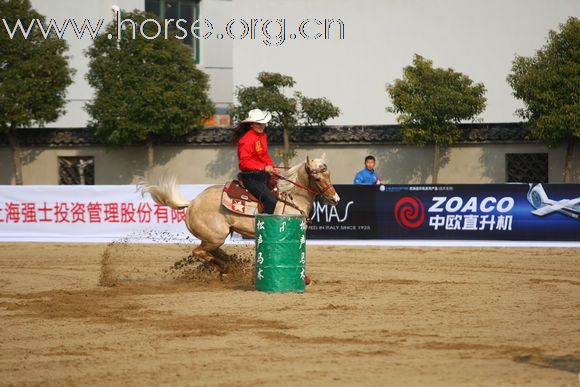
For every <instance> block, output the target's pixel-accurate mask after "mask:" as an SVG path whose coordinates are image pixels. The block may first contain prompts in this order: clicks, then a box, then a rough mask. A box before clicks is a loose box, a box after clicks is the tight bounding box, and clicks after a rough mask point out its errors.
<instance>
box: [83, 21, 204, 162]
mask: <svg viewBox="0 0 580 387" xmlns="http://www.w3.org/2000/svg"><path fill="white" fill-rule="evenodd" d="M123 19H130V20H132V21H134V22H135V25H132V24H130V23H125V24H124V25H125V26H126V29H125V30H124V31H123V33H122V34H121V37H120V39H119V40H117V38H116V29H117V28H116V25H115V23H110V24H108V25H107V27H106V31H105V33H104V34H101V35H99V37H98V38H96V39H95V41H94V44H93V46H92V47H90V48H89V49H88V50H87V56H88V57H89V60H90V63H89V71H88V73H87V80H88V81H89V84H90V85H91V86H93V87H94V88H95V98H94V100H93V101H91V102H90V103H88V104H87V105H86V109H87V111H88V112H89V114H90V115H91V122H90V123H89V127H91V128H92V129H93V130H94V131H95V133H96V134H97V136H99V137H101V138H103V139H104V140H105V141H106V142H107V143H109V144H112V145H118V146H126V145H133V144H141V143H146V145H147V161H148V166H149V168H151V167H153V164H154V148H153V140H154V138H155V137H156V136H167V137H175V136H180V135H184V134H186V133H188V132H189V131H190V130H192V129H194V128H197V127H200V126H201V122H202V119H203V118H207V117H210V116H211V115H212V114H213V113H214V110H215V108H214V104H213V102H211V100H210V99H209V97H208V93H207V92H208V89H209V82H208V76H207V75H206V74H205V73H204V72H202V71H201V70H199V69H197V68H196V67H195V64H194V62H193V58H192V54H191V51H190V49H188V48H187V47H186V46H185V45H184V44H183V43H182V41H181V40H179V39H176V38H171V37H172V36H175V35H178V33H177V32H175V31H169V32H168V36H169V37H170V38H169V39H165V38H164V36H163V33H162V34H161V35H160V36H159V37H157V38H155V39H146V38H145V37H144V36H143V35H142V34H141V33H140V31H139V29H140V27H142V29H143V31H144V34H145V35H146V36H149V37H152V36H155V35H156V34H157V32H158V28H157V26H156V24H155V23H153V22H147V23H145V24H144V25H143V24H142V23H143V22H144V21H145V20H146V19H155V20H156V21H157V22H158V23H160V25H161V26H163V21H161V20H160V19H159V18H157V17H156V16H155V15H153V14H145V13H143V12H141V11H138V10H135V11H133V12H124V13H123ZM108 34H111V35H112V36H115V39H109V37H108V36H107V35H108ZM134 36H135V38H133V37H134Z"/></svg>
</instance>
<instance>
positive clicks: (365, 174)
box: [354, 168, 379, 184]
mask: <svg viewBox="0 0 580 387" xmlns="http://www.w3.org/2000/svg"><path fill="white" fill-rule="evenodd" d="M378 179H379V178H378V176H377V174H376V173H375V170H374V169H373V170H372V171H369V170H368V169H366V168H365V169H363V170H362V171H360V172H359V173H357V174H356V176H355V177H354V184H376V183H377V180H378Z"/></svg>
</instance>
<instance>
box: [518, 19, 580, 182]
mask: <svg viewBox="0 0 580 387" xmlns="http://www.w3.org/2000/svg"><path fill="white" fill-rule="evenodd" d="M507 81H508V83H509V84H510V86H511V87H512V88H513V90H514V92H513V95H514V96H515V97H516V98H518V99H521V100H522V101H523V103H524V107H523V108H522V109H519V110H517V111H516V113H517V114H518V115H519V116H520V117H522V118H523V119H525V120H527V121H528V124H529V126H530V128H531V130H532V134H533V136H535V137H536V138H538V139H539V140H541V141H543V142H544V143H546V144H547V145H548V146H557V145H560V144H562V143H565V144H566V157H565V162H564V181H565V182H566V183H570V182H572V179H573V176H572V175H573V173H572V159H573V157H574V148H575V145H576V143H577V142H578V139H580V20H579V19H577V18H575V17H571V18H569V19H568V21H567V22H566V23H564V24H562V25H560V31H559V32H555V31H550V33H549V35H548V39H547V43H546V45H545V46H544V47H542V48H541V49H539V50H538V51H537V52H536V54H535V55H534V56H532V57H529V58H528V57H522V56H516V58H515V59H514V61H513V64H512V71H511V73H510V74H509V75H508V77H507Z"/></svg>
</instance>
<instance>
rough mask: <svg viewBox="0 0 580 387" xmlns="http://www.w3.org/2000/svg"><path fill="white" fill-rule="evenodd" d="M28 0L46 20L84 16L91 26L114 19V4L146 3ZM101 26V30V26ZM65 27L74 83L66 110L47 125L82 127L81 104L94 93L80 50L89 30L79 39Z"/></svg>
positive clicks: (138, 5)
mask: <svg viewBox="0 0 580 387" xmlns="http://www.w3.org/2000/svg"><path fill="white" fill-rule="evenodd" d="M31 3H32V7H33V8H34V9H36V10H37V11H38V12H40V13H41V14H43V15H44V16H45V17H46V19H47V21H48V20H50V19H51V18H53V19H55V20H56V22H57V23H59V24H60V25H62V23H64V21H65V20H66V19H67V18H70V19H72V18H75V19H76V20H77V22H78V23H79V25H80V24H81V23H82V21H83V20H84V19H89V20H91V23H92V26H93V27H96V26H97V24H98V21H99V19H104V20H105V21H106V23H108V22H110V21H111V20H113V12H112V10H111V6H112V5H113V4H117V5H118V6H119V7H121V8H122V9H128V10H133V9H143V8H144V4H145V3H144V0H99V1H89V0H84V1H79V0H56V1H55V0H51V1H47V0H31ZM106 23H105V24H106ZM102 30H103V31H104V26H103V28H102ZM67 31H70V32H67V33H66V35H65V37H66V40H67V43H68V45H69V51H68V52H67V55H68V56H69V57H70V59H69V64H70V66H71V67H72V68H74V69H75V70H76V74H75V75H74V78H73V81H74V83H73V84H72V85H71V86H70V87H69V88H68V90H67V99H68V100H69V101H68V103H67V106H66V114H65V115H64V116H62V117H61V118H59V119H58V120H57V121H56V122H54V123H51V124H48V125H47V126H48V127H61V128H67V127H84V126H86V125H87V121H88V119H89V116H88V114H87V113H86V112H85V110H84V105H85V103H86V102H87V101H88V100H90V99H91V98H92V97H93V90H92V88H91V87H90V86H89V84H88V83H87V81H86V79H85V75H86V72H87V66H88V60H87V58H86V56H85V55H84V53H83V51H84V50H86V49H87V48H89V47H90V45H91V43H92V40H91V39H90V38H89V35H88V33H87V34H86V35H85V37H84V38H83V39H82V40H80V39H78V38H77V37H76V36H75V35H74V32H73V31H72V29H67Z"/></svg>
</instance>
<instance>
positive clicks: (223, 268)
mask: <svg viewBox="0 0 580 387" xmlns="http://www.w3.org/2000/svg"><path fill="white" fill-rule="evenodd" d="M210 263H211V264H212V265H213V267H214V268H215V269H216V270H217V271H218V272H220V273H221V274H226V273H227V272H228V271H229V268H228V265H227V264H226V263H225V262H224V261H223V260H222V259H220V258H214V259H212V260H211V261H210Z"/></svg>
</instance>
